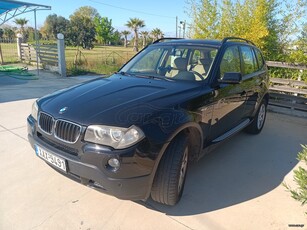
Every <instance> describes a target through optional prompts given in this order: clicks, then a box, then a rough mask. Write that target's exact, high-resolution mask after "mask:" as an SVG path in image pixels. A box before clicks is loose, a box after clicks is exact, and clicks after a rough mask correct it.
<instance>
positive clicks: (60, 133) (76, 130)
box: [55, 120, 81, 143]
mask: <svg viewBox="0 0 307 230" xmlns="http://www.w3.org/2000/svg"><path fill="white" fill-rule="evenodd" d="M80 132H81V126H79V125H77V124H75V123H72V122H69V121H65V120H57V121H56V125H55V137H56V138H58V139H60V140H62V141H64V142H68V143H75V142H76V141H77V140H78V138H79V136H80Z"/></svg>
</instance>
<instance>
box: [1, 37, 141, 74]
mask: <svg viewBox="0 0 307 230" xmlns="http://www.w3.org/2000/svg"><path fill="white" fill-rule="evenodd" d="M0 46H1V50H2V56H3V62H4V63H5V64H10V63H18V62H20V61H19V58H18V53H17V45H16V43H3V42H2V43H0ZM77 51H78V49H77V47H70V46H68V47H66V49H65V56H66V64H67V72H68V74H69V75H79V74H86V73H97V74H109V73H112V72H114V71H116V70H118V68H119V67H120V66H122V65H123V64H124V63H125V62H127V61H128V60H129V59H130V58H131V57H132V56H134V55H135V52H134V51H133V50H132V47H128V48H125V47H122V46H121V47H119V46H101V45H96V46H95V47H94V48H93V49H91V50H84V49H79V52H77Z"/></svg>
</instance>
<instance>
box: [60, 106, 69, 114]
mask: <svg viewBox="0 0 307 230" xmlns="http://www.w3.org/2000/svg"><path fill="white" fill-rule="evenodd" d="M67 109H68V107H63V108H62V109H60V111H59V114H62V113H65V112H66V110H67Z"/></svg>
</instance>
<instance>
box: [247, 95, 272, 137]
mask: <svg viewBox="0 0 307 230" xmlns="http://www.w3.org/2000/svg"><path fill="white" fill-rule="evenodd" d="M266 113H267V102H266V101H265V100H263V101H262V102H261V104H260V106H259V109H258V111H257V113H256V116H255V118H254V120H253V122H252V123H250V125H249V126H247V127H246V129H245V131H246V132H247V133H251V134H258V133H260V132H261V130H262V128H263V126H264V122H265V118H266Z"/></svg>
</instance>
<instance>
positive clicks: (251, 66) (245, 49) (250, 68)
mask: <svg viewBox="0 0 307 230" xmlns="http://www.w3.org/2000/svg"><path fill="white" fill-rule="evenodd" d="M240 48H241V54H242V61H243V73H244V75H246V74H251V73H254V72H256V71H257V70H258V64H257V61H256V59H255V55H254V52H253V51H252V49H251V48H250V47H249V46H241V47H240Z"/></svg>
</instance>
